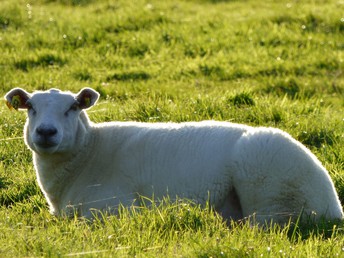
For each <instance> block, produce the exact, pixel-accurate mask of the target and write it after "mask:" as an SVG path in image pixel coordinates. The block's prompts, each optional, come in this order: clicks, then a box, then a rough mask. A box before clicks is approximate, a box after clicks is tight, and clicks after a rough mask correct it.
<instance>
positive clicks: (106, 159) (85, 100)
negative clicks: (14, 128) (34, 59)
mask: <svg viewBox="0 0 344 258" xmlns="http://www.w3.org/2000/svg"><path fill="white" fill-rule="evenodd" d="M98 97H99V94H98V93H97V92H96V91H94V90H92V89H90V88H84V89H82V90H81V91H80V92H79V93H78V94H76V95H74V94H72V93H69V92H61V91H59V90H55V89H52V90H49V91H46V92H35V93H33V94H32V95H31V94H29V93H27V92H26V91H24V90H23V89H20V88H16V89H13V90H11V91H10V92H9V93H8V94H7V95H6V97H5V98H6V100H7V103H8V105H9V107H14V108H15V109H27V110H28V120H27V123H26V125H25V129H24V133H25V142H26V144H27V145H28V146H29V147H30V149H31V150H32V151H33V158H34V165H35V169H36V172H37V179H38V183H39V186H40V187H41V189H42V191H43V193H44V195H45V197H46V199H47V201H48V203H49V206H50V210H51V212H52V213H53V214H55V215H62V214H67V215H68V214H70V212H71V211H72V212H77V214H78V215H79V216H85V217H92V215H93V212H94V211H95V210H100V211H106V210H111V211H113V210H116V207H118V205H119V204H120V203H121V204H123V205H124V206H129V205H132V204H135V205H139V203H137V202H138V200H139V199H140V198H139V196H146V197H152V196H154V198H155V199H159V198H160V199H161V198H162V197H163V196H166V195H169V196H170V197H172V198H174V197H176V196H178V197H181V198H187V199H191V200H193V201H195V202H197V203H200V204H205V203H206V202H207V201H209V203H210V204H211V205H212V206H213V207H214V208H215V210H216V211H218V212H219V213H220V214H222V216H223V217H224V218H225V219H235V220H237V219H242V218H246V217H249V216H250V215H252V214H255V220H256V221H257V222H260V223H264V222H266V221H272V220H273V221H274V222H277V223H285V222H287V221H288V220H289V219H290V218H295V217H297V216H299V215H300V214H301V212H303V214H306V215H310V214H313V215H314V214H316V215H315V219H316V220H318V219H320V218H321V217H324V218H326V219H342V218H343V210H342V206H341V204H340V201H339V199H338V195H337V193H336V190H335V188H334V185H333V183H332V181H331V179H330V177H329V175H328V172H327V171H326V169H325V168H324V167H323V166H322V165H321V163H320V162H319V161H318V159H317V158H316V157H315V156H314V155H313V154H312V153H311V152H310V151H309V150H308V149H307V148H306V147H304V146H303V145H302V144H301V143H299V142H297V141H296V140H294V139H293V138H292V137H291V136H290V135H288V134H287V133H285V132H283V131H280V130H278V129H273V128H253V127H250V126H246V125H239V124H233V123H229V122H215V121H204V122H189V123H180V124H177V123H139V122H111V123H100V124H94V123H92V122H90V121H89V118H88V116H87V114H86V112H85V111H84V110H85V109H87V108H89V107H91V106H93V105H94V104H95V103H96V102H97V100H98Z"/></svg>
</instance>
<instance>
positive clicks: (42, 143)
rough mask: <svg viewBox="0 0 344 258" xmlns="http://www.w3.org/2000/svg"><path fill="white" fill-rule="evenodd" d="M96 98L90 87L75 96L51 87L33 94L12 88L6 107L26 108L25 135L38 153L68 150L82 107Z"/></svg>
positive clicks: (30, 145) (74, 137)
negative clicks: (48, 89)
mask: <svg viewBox="0 0 344 258" xmlns="http://www.w3.org/2000/svg"><path fill="white" fill-rule="evenodd" d="M97 99H98V93H97V92H95V91H94V90H92V89H89V88H85V89H83V90H81V91H80V92H79V93H78V94H77V95H73V94H71V93H65V92H61V91H58V90H54V89H53V90H50V91H47V92H37V93H34V94H32V95H30V94H29V93H27V92H26V91H24V90H22V89H13V90H12V91H10V92H9V93H8V94H7V95H6V100H7V103H8V106H9V107H13V108H15V109H18V108H21V109H27V110H28V120H27V124H26V132H25V138H26V142H27V144H28V145H29V147H30V148H31V149H32V150H33V151H35V152H37V153H39V154H53V153H62V152H68V151H69V150H70V149H71V148H72V147H73V146H74V144H75V141H76V137H77V132H78V129H79V128H78V127H79V115H80V113H81V111H82V109H85V108H89V107H90V106H92V105H94V104H95V102H96V101H97Z"/></svg>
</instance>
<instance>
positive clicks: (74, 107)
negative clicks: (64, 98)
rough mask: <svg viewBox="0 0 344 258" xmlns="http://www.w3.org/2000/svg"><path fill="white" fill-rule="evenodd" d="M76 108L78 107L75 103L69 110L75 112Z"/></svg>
mask: <svg viewBox="0 0 344 258" xmlns="http://www.w3.org/2000/svg"><path fill="white" fill-rule="evenodd" d="M78 107H79V103H77V102H75V103H74V104H73V105H72V106H71V107H70V109H69V110H73V111H77V110H78Z"/></svg>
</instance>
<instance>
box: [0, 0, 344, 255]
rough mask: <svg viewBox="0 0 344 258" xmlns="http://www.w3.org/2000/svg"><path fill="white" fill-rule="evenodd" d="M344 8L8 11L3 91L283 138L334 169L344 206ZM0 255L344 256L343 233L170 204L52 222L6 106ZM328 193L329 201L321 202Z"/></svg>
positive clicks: (86, 4) (93, 5)
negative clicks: (233, 219)
mask: <svg viewBox="0 0 344 258" xmlns="http://www.w3.org/2000/svg"><path fill="white" fill-rule="evenodd" d="M343 7H344V6H343V3H342V2H340V1H336V0H328V1H316V2H314V1H274V0H268V1H253V0H252V1H251V0H246V1H225V0H222V1H218V0H190V1H182V0H179V1H169V0H168V1H156V0H152V1H144V0H138V1H122V0H119V1H107V0H101V1H94V0H73V1H66V0H55V1H54V0H34V1H31V2H28V1H22V0H18V1H10V0H3V1H1V4H0V52H1V58H0V86H1V87H0V91H1V93H2V94H3V95H4V94H5V93H6V92H7V91H8V90H9V89H11V88H13V87H24V88H25V89H26V90H28V91H33V90H43V89H48V88H52V87H55V88H60V89H63V90H71V91H77V90H79V89H80V88H82V87H84V86H88V87H93V88H95V89H96V90H98V91H99V93H100V94H101V101H100V103H99V104H98V105H97V106H96V107H94V108H93V109H91V110H90V111H89V115H90V117H91V119H92V120H93V121H95V122H101V121H111V120H120V121H125V120H137V121H145V122H158V121H163V122H167V121H174V122H182V121H200V120H205V119H215V120H222V121H231V122H237V123H245V124H250V125H253V126H273V127H278V128H281V129H283V130H285V131H287V132H289V133H290V134H291V135H293V136H294V137H295V138H296V139H298V140H299V141H301V142H302V143H303V144H305V145H306V146H307V147H308V148H310V149H311V150H312V152H314V153H315V154H316V156H317V157H318V158H319V159H320V160H321V161H322V162H323V164H324V165H325V166H326V168H327V169H328V171H329V173H330V175H331V177H332V179H333V181H334V183H335V186H336V188H337V191H338V193H339V197H340V199H341V200H342V201H344V176H343V170H344V149H343V146H344V139H343V137H344V129H343V128H344V117H343V107H344V101H343V100H344V80H343V60H344V54H343V49H344V48H343V47H344V34H343V32H344V31H343V29H344V17H343V12H342V11H341V10H343ZM0 113H1V116H0V256H2V257H16V256H21V257H24V256H25V257H26V256H45V257H50V256H51V257H61V256H86V257H95V256H96V257H109V256H139V257H142V256H162V255H165V256H185V257H242V256H244V257H257V256H263V257H267V256H271V257H276V256H278V257H283V256H286V257H318V256H322V257H334V256H343V254H344V253H343V252H344V249H343V247H344V237H343V233H342V231H343V225H342V224H337V225H335V224H332V223H328V222H323V223H320V224H318V225H311V224H310V225H301V224H295V223H293V224H290V225H287V226H286V227H278V226H276V225H271V226H266V227H264V228H261V227H257V226H252V225H251V224H250V223H249V222H244V223H241V224H240V223H238V224H235V223H232V224H231V225H229V226H228V225H227V224H226V223H225V222H223V221H222V219H221V218H220V217H219V216H218V215H217V214H216V213H214V212H213V211H212V209H211V207H205V208H201V207H199V206H197V205H196V204H193V203H192V202H190V201H187V200H177V201H175V202H173V201H170V200H168V199H166V200H162V202H157V203H153V204H152V205H151V206H149V207H143V208H136V209H135V208H134V207H132V208H124V207H122V208H120V211H119V215H118V216H108V215H107V214H104V217H103V218H98V219H96V220H95V221H93V222H89V221H84V220H79V219H63V218H62V219H60V218H55V217H53V216H51V215H50V214H49V213H48V209H47V204H46V202H45V200H44V198H43V196H42V194H41V192H40V190H39V187H38V186H37V183H36V181H35V174H34V169H33V166H32V158H31V153H30V151H29V150H28V149H27V148H26V147H25V145H24V142H23V139H22V135H23V134H22V128H23V125H24V123H25V114H24V113H23V112H11V111H9V110H8V109H7V108H6V106H5V105H2V106H1V107H0ZM319 194H321V193H319Z"/></svg>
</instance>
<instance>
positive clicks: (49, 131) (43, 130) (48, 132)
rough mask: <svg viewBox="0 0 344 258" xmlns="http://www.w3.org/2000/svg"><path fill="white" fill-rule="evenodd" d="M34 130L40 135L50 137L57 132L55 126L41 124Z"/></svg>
mask: <svg viewBox="0 0 344 258" xmlns="http://www.w3.org/2000/svg"><path fill="white" fill-rule="evenodd" d="M36 132H37V134H38V135H40V136H44V137H51V136H54V135H55V134H57V129H56V128H55V127H51V126H44V125H43V126H39V127H38V128H37V129H36Z"/></svg>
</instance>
